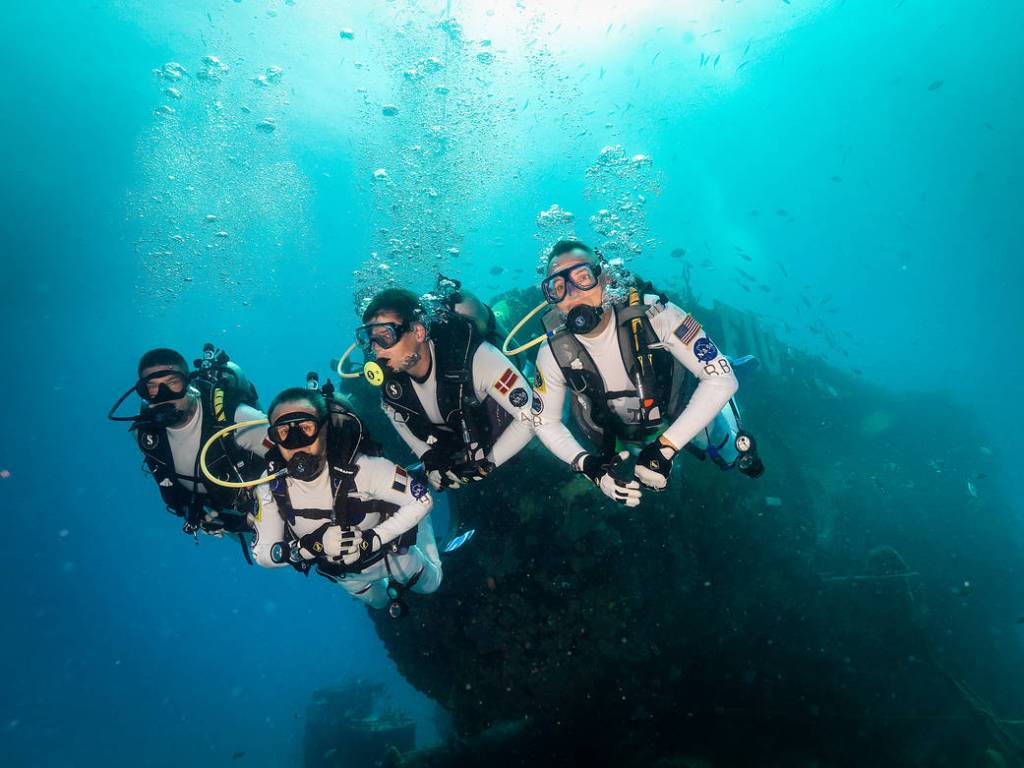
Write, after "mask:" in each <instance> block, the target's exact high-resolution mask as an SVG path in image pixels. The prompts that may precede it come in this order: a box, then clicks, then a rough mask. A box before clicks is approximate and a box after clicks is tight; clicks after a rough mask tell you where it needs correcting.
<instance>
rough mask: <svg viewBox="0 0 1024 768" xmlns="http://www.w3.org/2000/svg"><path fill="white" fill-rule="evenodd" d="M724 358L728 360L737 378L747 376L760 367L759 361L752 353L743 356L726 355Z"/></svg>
mask: <svg viewBox="0 0 1024 768" xmlns="http://www.w3.org/2000/svg"><path fill="white" fill-rule="evenodd" d="M725 359H726V360H728V361H729V364H730V365H731V366H732V369H733V371H734V372H735V374H736V378H737V379H742V378H744V377H746V376H749V375H750V374H752V373H753V372H754V371H756V370H757V369H758V368H760V367H761V362H760V361H759V360H758V359H757V358H756V357H754V356H753V355H744V356H743V357H729V356H728V355H726V356H725Z"/></svg>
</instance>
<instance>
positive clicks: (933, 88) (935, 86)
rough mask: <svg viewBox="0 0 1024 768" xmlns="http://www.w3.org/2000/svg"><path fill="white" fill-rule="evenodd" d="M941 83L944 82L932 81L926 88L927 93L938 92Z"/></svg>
mask: <svg viewBox="0 0 1024 768" xmlns="http://www.w3.org/2000/svg"><path fill="white" fill-rule="evenodd" d="M943 82H944V81H943V80H934V81H932V84H931V85H929V86H928V90H929V91H937V90H939V88H941V87H942V84H943Z"/></svg>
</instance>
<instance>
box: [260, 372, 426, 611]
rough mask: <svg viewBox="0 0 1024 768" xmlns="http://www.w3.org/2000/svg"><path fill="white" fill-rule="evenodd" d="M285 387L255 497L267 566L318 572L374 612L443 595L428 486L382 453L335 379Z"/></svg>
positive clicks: (278, 400) (399, 608)
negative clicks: (412, 597) (410, 596)
mask: <svg viewBox="0 0 1024 768" xmlns="http://www.w3.org/2000/svg"><path fill="white" fill-rule="evenodd" d="M307 385H308V386H307V387H306V388H302V387H292V388H290V389H286V390H284V391H283V392H281V394H279V395H278V396H277V397H275V398H274V402H273V403H271V405H270V426H269V428H268V429H267V432H266V434H267V436H268V439H269V440H270V441H271V442H272V443H273V444H274V447H273V448H272V449H271V450H270V452H269V453H268V454H267V471H266V474H265V475H264V478H263V480H264V482H263V484H261V485H259V488H258V490H257V492H256V499H257V508H256V513H255V516H254V521H253V526H254V528H255V532H256V533H255V537H254V539H253V543H252V553H253V557H254V558H255V560H256V562H257V563H258V564H259V565H262V566H265V567H268V568H275V567H283V566H286V565H291V566H292V567H294V568H296V569H297V570H299V571H301V572H304V573H308V572H309V571H310V569H312V568H313V567H314V566H315V568H316V571H317V572H318V573H319V574H321V575H322V576H325V577H327V578H329V579H330V580H331V581H334V582H335V583H337V584H339V585H341V587H342V588H343V589H345V590H346V591H347V592H348V593H349V594H351V595H352V596H353V597H355V598H357V599H358V600H361V601H363V602H364V603H366V604H368V605H369V606H371V607H373V608H383V607H385V606H387V608H388V612H389V613H390V614H391V615H392V616H394V617H396V618H397V617H398V616H401V615H403V614H404V613H405V610H406V609H405V605H404V603H403V602H402V599H401V598H402V594H404V592H406V591H407V590H411V591H413V592H417V593H421V594H429V593H431V592H433V591H435V590H436V589H437V588H438V586H439V585H440V584H441V575H442V574H441V560H440V557H439V555H438V552H437V545H436V543H435V542H434V532H433V528H432V527H431V522H430V515H429V513H430V510H431V508H432V506H433V500H432V499H431V496H430V491H429V490H428V489H427V487H426V485H425V484H424V483H422V482H421V481H419V480H416V479H415V478H412V477H410V476H409V473H408V472H406V471H405V470H404V469H402V467H399V466H397V465H395V464H393V463H392V462H390V461H388V460H387V459H385V458H383V457H381V456H380V455H379V448H378V447H377V445H376V443H374V442H373V441H372V440H371V439H370V436H369V434H368V433H367V432H366V430H365V428H364V427H363V423H362V421H361V420H360V419H359V417H358V416H357V415H356V414H355V412H354V411H352V410H351V408H349V407H348V404H347V403H346V402H345V401H344V399H343V398H341V397H340V396H339V395H336V394H335V393H334V390H333V387H332V386H331V384H330V382H327V384H326V385H325V386H324V387H323V389H320V387H319V382H318V380H317V379H316V374H310V375H309V376H308V377H307Z"/></svg>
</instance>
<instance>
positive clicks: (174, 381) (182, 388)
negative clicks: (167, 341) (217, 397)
mask: <svg viewBox="0 0 1024 768" xmlns="http://www.w3.org/2000/svg"><path fill="white" fill-rule="evenodd" d="M170 367H171V366H168V365H152V366H150V367H149V368H143V369H142V375H141V376H140V377H139V378H140V379H142V380H143V381H145V382H146V391H147V392H148V393H149V397H156V396H157V395H158V394H159V392H160V385H161V384H163V385H164V386H166V387H167V388H168V389H169V390H171V392H181V397H179V398H177V399H176V400H165V401H164V403H171V404H172V405H173V406H174V407H175V409H177V410H179V411H183V412H186V413H187V412H189V411H190V409H191V407H192V398H191V395H190V394H189V388H188V374H187V373H185V372H182V373H168V374H167V375H166V376H155V377H153V378H152V379H147V378H146V377H147V376H151V375H152V374H154V373H156V372H157V371H166V370H168V369H169V368H170ZM164 403H157V404H156V405H164ZM149 407H150V408H153V407H155V406H154V405H152V404H151V405H150V406H149Z"/></svg>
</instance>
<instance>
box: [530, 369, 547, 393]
mask: <svg viewBox="0 0 1024 768" xmlns="http://www.w3.org/2000/svg"><path fill="white" fill-rule="evenodd" d="M533 389H534V390H535V391H536V392H541V393H544V394H546V393H547V389H546V388H545V386H544V374H542V373H541V372H540V368H538V369H537V370H536V371H535V372H534V374H533Z"/></svg>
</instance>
